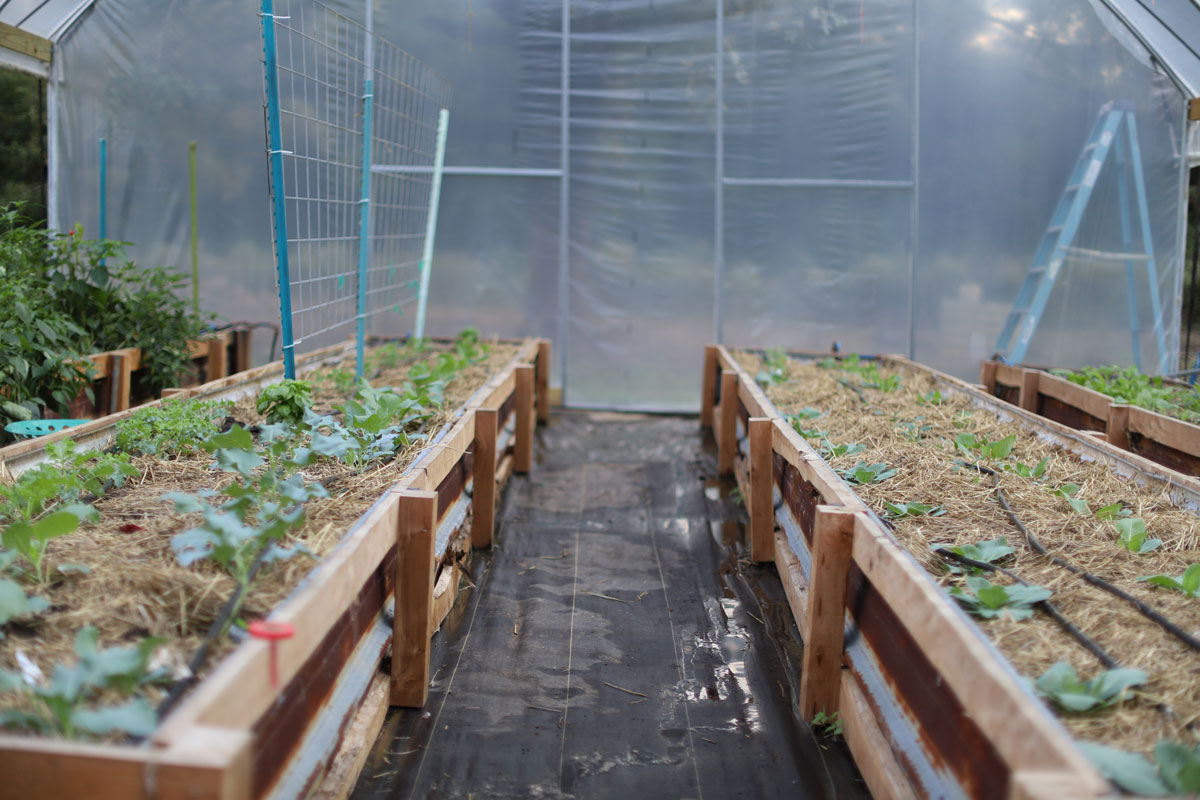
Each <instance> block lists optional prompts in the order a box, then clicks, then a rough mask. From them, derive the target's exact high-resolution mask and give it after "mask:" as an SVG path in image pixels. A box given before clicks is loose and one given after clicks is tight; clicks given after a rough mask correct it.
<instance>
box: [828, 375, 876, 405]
mask: <svg viewBox="0 0 1200 800" xmlns="http://www.w3.org/2000/svg"><path fill="white" fill-rule="evenodd" d="M834 380H835V381H837V382H838V383H840V384H841V385H842V386H845V387H846V388H847V389H849V390H850V391H852V392H854V393H855V394H856V395H858V400H859V402H860V403H862V404H863V405H864V406H866V405H870V403H868V402H867V396H866V395H865V394H863V392H862V389H860V388H858V387H857V386H855V385H854V384H853V383H851V382H850V381H844V380H842V379H841V378H834Z"/></svg>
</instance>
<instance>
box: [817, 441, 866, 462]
mask: <svg viewBox="0 0 1200 800" xmlns="http://www.w3.org/2000/svg"><path fill="white" fill-rule="evenodd" d="M817 449H818V450H819V451H820V452H821V455H823V456H825V458H827V459H834V458H841V457H842V456H856V455H858V454H859V453H862V452H865V451H866V449H867V446H866V445H865V444H857V443H855V444H836V445H835V444H833V443H832V442H831V441H829V440H828V439H825V440H823V441H822V442H821V445H820V447H818V448H817Z"/></svg>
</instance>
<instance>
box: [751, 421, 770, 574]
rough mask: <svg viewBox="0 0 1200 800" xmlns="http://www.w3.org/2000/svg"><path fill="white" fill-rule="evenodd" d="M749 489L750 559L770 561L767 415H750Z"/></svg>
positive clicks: (768, 423) (768, 435) (768, 429)
mask: <svg viewBox="0 0 1200 800" xmlns="http://www.w3.org/2000/svg"><path fill="white" fill-rule="evenodd" d="M749 427H750V480H749V483H750V491H749V492H748V493H747V494H746V495H745V497H746V504H747V506H749V510H750V558H751V559H752V560H754V561H758V562H763V561H773V560H774V558H775V541H774V538H775V537H774V533H775V510H774V507H773V503H772V500H773V499H774V492H773V489H774V475H773V472H772V466H771V465H772V456H773V455H774V454H773V452H772V450H771V430H772V427H773V420H772V419H771V418H770V417H751V418H750V420H749Z"/></svg>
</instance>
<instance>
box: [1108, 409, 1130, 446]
mask: <svg viewBox="0 0 1200 800" xmlns="http://www.w3.org/2000/svg"><path fill="white" fill-rule="evenodd" d="M1104 429H1105V437H1106V438H1107V439H1108V443H1109V444H1111V445H1114V446H1116V447H1119V448H1121V449H1122V450H1128V449H1129V406H1127V405H1121V404H1119V403H1114V404H1113V405H1111V406H1109V407H1108V422H1107V424H1106V425H1105V426H1104Z"/></svg>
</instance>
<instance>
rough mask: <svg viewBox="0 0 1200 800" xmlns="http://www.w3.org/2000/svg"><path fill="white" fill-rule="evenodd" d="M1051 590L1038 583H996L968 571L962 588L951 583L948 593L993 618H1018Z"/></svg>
mask: <svg viewBox="0 0 1200 800" xmlns="http://www.w3.org/2000/svg"><path fill="white" fill-rule="evenodd" d="M1051 594H1052V592H1051V591H1050V590H1049V589H1047V588H1045V587H1042V586H1024V585H1022V584H1019V583H1017V584H1013V585H1012V586H1000V585H998V584H994V583H992V582H991V581H989V580H988V579H987V578H983V577H980V576H978V575H968V576H967V580H966V588H965V589H964V588H963V587H961V586H955V587H954V588H952V589H951V590H950V596H951V597H953V598H954V599H955V600H957V601H958V602H959V603H961V604H962V606H963V608H965V609H966V610H967V612H968V613H971V614H975V615H976V616H979V617H983V618H984V619H994V618H996V617H1000V616H1007V617H1008V618H1010V619H1012V620H1014V621H1016V622H1020V621H1022V620H1026V619H1029V618H1030V617H1032V616H1033V606H1034V605H1035V604H1036V603H1040V602H1042V601H1043V600H1048V599H1049V598H1050V595H1051Z"/></svg>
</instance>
